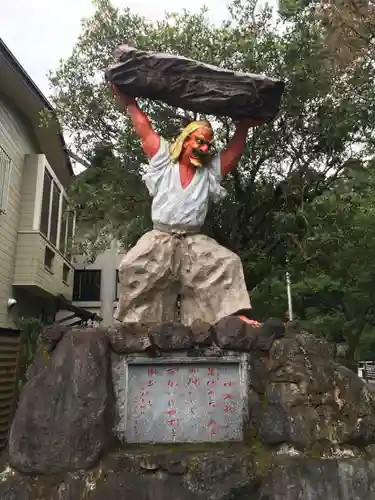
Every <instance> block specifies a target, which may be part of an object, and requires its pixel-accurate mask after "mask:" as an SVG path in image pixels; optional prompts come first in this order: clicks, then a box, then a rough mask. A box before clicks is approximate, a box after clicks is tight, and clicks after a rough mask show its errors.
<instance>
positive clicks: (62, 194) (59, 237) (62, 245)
mask: <svg viewBox="0 0 375 500" xmlns="http://www.w3.org/2000/svg"><path fill="white" fill-rule="evenodd" d="M46 176H48V177H49V178H50V180H51V186H50V199H49V207H48V229H47V234H44V232H42V210H43V186H44V181H45V177H46ZM56 193H57V196H58V210H57V229H56V244H55V243H53V242H52V241H51V227H52V208H53V203H54V197H56ZM54 194H55V196H54ZM64 200H65V201H66V203H67V205H68V206H69V200H68V196H67V194H66V191H65V189H64V187H63V185H62V184H61V182H60V181H59V179H58V178H57V176H56V174H55V173H54V171H53V170H52V168H51V167H50V165H49V164H48V162H47V161H44V162H43V169H42V190H41V195H40V207H39V208H40V217H39V224H38V230H39V232H40V233H42V234H43V235H44V237H45V238H46V239H47V241H48V243H49V244H50V245H52V246H53V247H54V248H56V249H57V250H58V251H59V252H60V253H62V255H64V257H65V258H66V259H67V260H69V259H70V258H71V254H70V252H69V249H68V241H67V239H68V234H69V224H67V225H66V226H65V234H62V233H63V232H64V229H63V227H64V225H63V218H64V213H63V203H64ZM71 214H72V220H71V224H72V231H71V232H72V241H74V235H75V227H76V214H75V212H73V211H72V212H71Z"/></svg>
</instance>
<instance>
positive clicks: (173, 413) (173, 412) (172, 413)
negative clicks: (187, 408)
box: [166, 410, 177, 417]
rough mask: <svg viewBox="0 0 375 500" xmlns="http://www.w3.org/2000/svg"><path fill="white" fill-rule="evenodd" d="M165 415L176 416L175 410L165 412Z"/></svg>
mask: <svg viewBox="0 0 375 500" xmlns="http://www.w3.org/2000/svg"><path fill="white" fill-rule="evenodd" d="M166 413H168V415H169V416H170V417H171V416H172V415H176V413H177V410H167V411H166Z"/></svg>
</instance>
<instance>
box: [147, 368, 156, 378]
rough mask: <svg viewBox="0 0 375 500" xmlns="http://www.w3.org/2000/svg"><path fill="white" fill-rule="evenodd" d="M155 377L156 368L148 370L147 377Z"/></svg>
mask: <svg viewBox="0 0 375 500" xmlns="http://www.w3.org/2000/svg"><path fill="white" fill-rule="evenodd" d="M155 375H156V368H149V369H148V376H149V377H154V376H155Z"/></svg>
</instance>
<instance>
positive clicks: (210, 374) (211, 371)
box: [208, 368, 215, 377]
mask: <svg viewBox="0 0 375 500" xmlns="http://www.w3.org/2000/svg"><path fill="white" fill-rule="evenodd" d="M208 376H209V377H214V376H215V368H209V369H208Z"/></svg>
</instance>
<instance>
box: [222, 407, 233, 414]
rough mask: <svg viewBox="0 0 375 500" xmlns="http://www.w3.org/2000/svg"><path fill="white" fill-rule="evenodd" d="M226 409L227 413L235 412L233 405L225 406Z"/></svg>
mask: <svg viewBox="0 0 375 500" xmlns="http://www.w3.org/2000/svg"><path fill="white" fill-rule="evenodd" d="M224 411H225V413H233V412H234V408H233V406H231V405H225V406H224Z"/></svg>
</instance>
